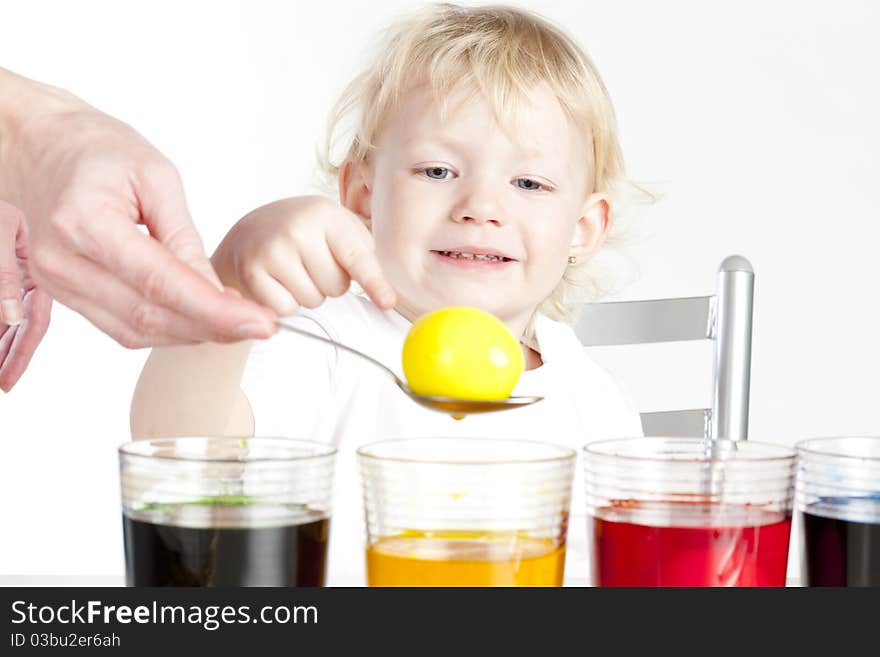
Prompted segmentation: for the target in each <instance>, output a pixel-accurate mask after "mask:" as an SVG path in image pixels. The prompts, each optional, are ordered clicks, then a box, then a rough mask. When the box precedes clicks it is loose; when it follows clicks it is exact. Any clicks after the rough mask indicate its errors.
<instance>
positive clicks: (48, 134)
mask: <svg viewBox="0 0 880 657" xmlns="http://www.w3.org/2000/svg"><path fill="white" fill-rule="evenodd" d="M4 74H5V78H3V77H0V83H2V84H0V92H2V91H7V92H8V89H9V87H10V85H11V86H12V87H13V89H15V90H17V91H18V92H19V93H18V95H17V97H16V101H17V105H16V110H15V113H14V115H13V113H12V112H11V111H7V112H6V116H5V117H4V116H3V115H2V111H0V119H3V118H5V119H6V120H5V121H4V122H3V124H4V125H5V130H4V132H5V133H6V134H5V135H4V134H0V178H2V179H3V180H0V183H4V181H5V186H4V184H0V195H2V194H3V192H4V187H5V192H6V197H7V199H8V200H10V201H11V202H13V203H14V204H15V205H17V206H18V207H19V208H21V210H22V211H23V212H24V214H25V217H26V221H27V223H28V229H29V230H28V238H29V242H30V244H29V248H30V260H29V264H30V268H31V271H30V273H31V275H32V277H33V279H34V280H35V281H36V283H37V285H38V287H39V288H42V289H43V290H45V291H46V292H47V293H48V294H50V295H51V296H52V297H53V298H55V299H56V300H58V301H60V302H61V303H63V304H65V305H66V306H69V307H70V308H72V309H74V310H76V311H77V312H79V313H81V314H82V315H84V316H85V317H86V318H87V319H89V321H91V322H92V323H93V324H95V325H96V326H97V327H98V328H100V329H101V330H103V331H104V332H105V333H107V334H109V335H110V336H111V337H113V338H114V339H115V340H116V341H117V342H119V343H120V344H122V345H124V346H126V347H132V348H138V347H145V346H155V345H163V344H181V343H190V342H199V341H205V340H211V341H218V342H229V341H235V340H241V339H244V338H265V337H268V336H270V335H271V334H272V333H273V332H274V331H275V320H276V315H275V313H274V312H272V311H271V310H270V309H267V308H262V307H260V306H258V305H256V304H255V303H253V302H250V301H248V300H245V299H242V298H240V297H239V296H238V295H235V294H230V293H228V292H225V291H224V290H223V287H222V285H221V284H220V282H219V280H218V278H217V276H216V274H215V273H214V271H213V269H212V267H211V264H210V262H209V261H208V259H207V257H206V256H205V253H204V249H203V246H202V242H201V239H200V238H199V235H198V233H197V232H196V229H195V227H194V226H193V223H192V219H191V218H190V214H189V210H188V209H187V205H186V201H185V198H184V193H183V187H182V184H181V181H180V177H179V175H178V173H177V171H176V170H175V168H174V166H173V165H172V164H171V163H170V162H169V161H168V160H167V159H166V158H165V157H164V156H162V154H161V153H159V152H158V151H157V150H156V149H155V148H153V146H151V145H150V144H149V143H148V142H147V141H146V140H145V139H144V138H143V137H142V136H141V135H140V134H138V133H137V132H136V131H134V130H133V129H132V128H131V127H129V126H128V125H126V124H124V123H122V122H120V121H117V120H116V119H114V118H112V117H110V116H107V115H106V114H103V113H101V112H99V111H98V110H96V109H94V108H92V107H90V106H89V105H87V104H85V103H84V102H82V101H80V100H79V99H77V98H75V97H73V96H71V95H70V94H67V93H66V92H64V91H61V90H59V89H53V88H50V87H46V86H44V85H39V84H37V83H34V82H31V81H29V80H24V78H19V77H17V76H11V74H9V72H4V71H2V70H0V76H2V75H4ZM4 84H5V85H6V89H4V88H3V85H4ZM16 85H18V86H16ZM22 85H24V86H22ZM2 95H4V94H2V93H0V96H2ZM13 95H14V94H13ZM7 97H9V95H8V93H7ZM0 103H2V101H0ZM0 110H2V107H0ZM7 110H8V107H7ZM4 136H5V137H6V138H5V139H3V138H2V137H4ZM4 172H5V173H4ZM139 224H140V225H143V226H145V227H146V229H147V232H148V233H149V234H144V232H143V231H142V230H140V229H139V227H138V225H139Z"/></svg>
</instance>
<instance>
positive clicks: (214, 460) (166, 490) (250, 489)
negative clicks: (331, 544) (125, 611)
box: [119, 438, 335, 586]
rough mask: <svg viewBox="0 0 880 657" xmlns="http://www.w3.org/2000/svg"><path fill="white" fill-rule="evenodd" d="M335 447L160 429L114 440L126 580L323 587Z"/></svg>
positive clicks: (143, 583)
mask: <svg viewBox="0 0 880 657" xmlns="http://www.w3.org/2000/svg"><path fill="white" fill-rule="evenodd" d="M334 457H335V449H334V448H333V447H330V446H328V445H324V444H320V443H313V442H309V441H303V440H288V439H283V438H277V439H276V438H246V439H240V438H163V439H155V440H142V441H135V442H132V443H127V444H125V445H123V446H122V447H121V448H120V449H119V458H120V475H121V483H122V507H123V512H122V524H123V538H124V543H125V567H126V583H127V584H128V585H129V586H323V584H324V578H325V571H326V562H327V537H328V534H329V523H330V496H331V490H332V479H333V465H334Z"/></svg>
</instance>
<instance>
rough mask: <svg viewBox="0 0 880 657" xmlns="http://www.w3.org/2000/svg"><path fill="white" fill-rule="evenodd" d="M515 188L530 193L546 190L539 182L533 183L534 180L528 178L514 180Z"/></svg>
mask: <svg viewBox="0 0 880 657" xmlns="http://www.w3.org/2000/svg"><path fill="white" fill-rule="evenodd" d="M516 186H517V187H519V188H520V189H525V190H527V191H530V192H534V191H538V190H541V189H546V187H544V185H542V184H541V183H539V182H535V181H534V180H532V179H530V178H517V179H516Z"/></svg>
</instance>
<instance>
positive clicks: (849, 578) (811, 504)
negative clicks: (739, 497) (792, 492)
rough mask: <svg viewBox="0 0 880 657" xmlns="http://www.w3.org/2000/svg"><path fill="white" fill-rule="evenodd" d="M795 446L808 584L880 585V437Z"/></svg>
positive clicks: (803, 571)
mask: <svg viewBox="0 0 880 657" xmlns="http://www.w3.org/2000/svg"><path fill="white" fill-rule="evenodd" d="M795 447H796V448H797V451H798V476H797V493H796V502H797V512H798V515H799V519H800V521H801V526H802V528H803V540H802V542H801V576H802V579H803V583H804V585H805V586H880V438H870V437H841V438H814V439H810V440H804V441H801V442H799V443H798V444H797V445H795Z"/></svg>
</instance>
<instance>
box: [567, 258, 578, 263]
mask: <svg viewBox="0 0 880 657" xmlns="http://www.w3.org/2000/svg"><path fill="white" fill-rule="evenodd" d="M577 261H578V259H577V258H576V257H575V256H568V264H570V265H575V264H577Z"/></svg>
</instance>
